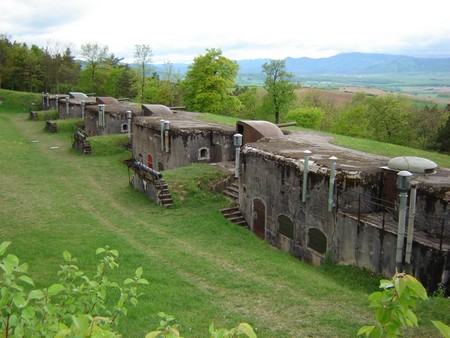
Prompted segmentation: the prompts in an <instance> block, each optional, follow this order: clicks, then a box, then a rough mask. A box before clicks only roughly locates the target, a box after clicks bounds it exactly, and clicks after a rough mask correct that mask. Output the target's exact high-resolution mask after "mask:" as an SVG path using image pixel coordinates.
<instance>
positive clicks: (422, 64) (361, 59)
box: [154, 53, 450, 75]
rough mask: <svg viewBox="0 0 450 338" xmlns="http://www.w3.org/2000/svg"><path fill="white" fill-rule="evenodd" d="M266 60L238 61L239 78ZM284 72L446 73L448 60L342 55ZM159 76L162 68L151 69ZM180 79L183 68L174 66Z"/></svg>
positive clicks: (303, 61)
mask: <svg viewBox="0 0 450 338" xmlns="http://www.w3.org/2000/svg"><path fill="white" fill-rule="evenodd" d="M266 62H270V59H253V60H239V61H237V63H238V65H239V73H240V74H249V73H253V74H255V73H262V65H263V64H264V63H266ZM285 62H286V69H287V71H288V72H290V73H293V74H294V75H363V74H372V75H373V74H400V75H408V74H420V73H450V58H417V57H411V56H403V55H388V54H370V53H342V54H337V55H334V56H331V57H327V58H318V59H313V58H307V57H301V58H291V57H288V58H286V59H285ZM154 66H155V67H156V69H157V71H158V72H159V73H162V71H163V66H162V65H154ZM173 66H174V69H175V70H176V71H179V72H180V74H181V75H184V74H185V72H186V71H187V67H188V65H187V64H174V65H173Z"/></svg>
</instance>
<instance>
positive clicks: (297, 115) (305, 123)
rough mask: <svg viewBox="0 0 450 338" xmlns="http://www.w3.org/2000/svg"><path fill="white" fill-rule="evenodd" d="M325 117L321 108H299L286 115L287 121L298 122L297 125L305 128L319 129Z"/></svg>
mask: <svg viewBox="0 0 450 338" xmlns="http://www.w3.org/2000/svg"><path fill="white" fill-rule="evenodd" d="M323 115H324V112H323V110H322V109H321V108H317V107H306V108H297V109H294V110H291V111H290V112H289V113H288V114H287V115H286V120H287V121H294V122H297V125H298V126H300V127H303V128H309V129H319V127H320V122H321V121H322V118H323Z"/></svg>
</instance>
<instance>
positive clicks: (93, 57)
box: [80, 43, 108, 93]
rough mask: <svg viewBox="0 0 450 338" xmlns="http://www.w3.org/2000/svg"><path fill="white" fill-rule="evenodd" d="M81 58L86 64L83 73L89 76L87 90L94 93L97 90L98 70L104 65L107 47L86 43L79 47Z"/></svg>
mask: <svg viewBox="0 0 450 338" xmlns="http://www.w3.org/2000/svg"><path fill="white" fill-rule="evenodd" d="M80 54H81V58H82V59H83V60H84V61H86V62H87V65H86V69H85V70H84V72H85V73H87V74H89V77H88V78H89V90H90V92H91V93H95V92H96V91H97V89H98V88H99V83H98V82H99V80H100V79H99V78H98V74H97V71H98V68H99V67H101V66H102V65H105V64H106V60H107V57H108V46H102V45H99V44H98V43H86V44H83V45H81V52H80Z"/></svg>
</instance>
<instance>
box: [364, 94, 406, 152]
mask: <svg viewBox="0 0 450 338" xmlns="http://www.w3.org/2000/svg"><path fill="white" fill-rule="evenodd" d="M368 103H369V107H368V112H367V118H368V127H367V128H368V132H369V133H370V135H369V137H370V138H372V139H373V140H376V141H380V142H387V143H394V144H400V145H407V144H408V143H409V142H410V141H411V136H412V128H411V121H412V114H411V109H412V105H411V102H410V101H409V100H408V99H406V98H405V97H402V96H399V95H398V96H395V95H386V96H376V97H372V98H370V99H369V100H368Z"/></svg>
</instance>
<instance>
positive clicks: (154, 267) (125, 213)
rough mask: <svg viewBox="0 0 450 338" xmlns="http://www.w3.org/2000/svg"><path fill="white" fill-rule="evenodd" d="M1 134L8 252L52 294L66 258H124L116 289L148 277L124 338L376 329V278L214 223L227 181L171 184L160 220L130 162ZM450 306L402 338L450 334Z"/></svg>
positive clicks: (28, 130)
mask: <svg viewBox="0 0 450 338" xmlns="http://www.w3.org/2000/svg"><path fill="white" fill-rule="evenodd" d="M0 125H1V128H0V182H1V185H0V196H1V197H0V198H1V206H2V207H1V211H0V229H1V231H0V242H3V241H12V245H11V247H10V250H9V251H10V252H13V253H14V254H16V255H17V256H18V257H19V258H20V259H21V262H27V263H28V264H29V266H30V274H31V276H32V277H33V279H34V280H35V282H36V284H37V286H38V287H45V286H48V285H50V284H52V283H54V282H56V280H57V276H56V272H57V270H58V269H59V264H61V263H62V252H63V251H64V250H68V251H70V252H71V253H72V254H73V255H74V256H75V257H77V258H78V261H79V265H80V267H81V268H82V269H83V270H84V271H86V272H93V270H94V268H95V264H96V258H95V257H94V256H95V254H94V253H95V250H96V249H97V248H98V247H104V246H106V245H109V246H110V247H112V248H114V249H117V250H118V251H119V253H120V257H119V261H118V262H119V264H120V269H118V270H115V271H113V274H112V275H111V279H112V280H123V279H125V278H126V277H128V276H130V275H131V274H132V273H133V272H134V270H135V269H136V268H137V267H139V266H142V267H143V270H144V275H143V277H144V278H146V279H147V280H148V281H149V282H150V284H149V285H147V286H144V287H143V288H142V290H141V291H142V292H143V296H142V297H141V298H140V301H139V303H138V305H137V306H136V307H131V306H130V307H129V309H128V310H129V312H128V316H127V317H124V318H122V320H121V322H120V325H119V327H118V329H119V331H120V332H121V333H122V334H123V336H124V337H144V336H145V334H146V333H147V332H149V331H151V330H153V329H155V328H156V327H157V326H158V325H159V319H158V317H157V313H158V312H159V311H164V312H165V313H169V314H172V315H174V316H175V317H176V320H177V323H178V324H179V327H178V329H179V330H180V332H181V334H182V335H183V336H184V337H207V336H208V327H209V325H210V324H211V323H213V322H214V324H215V326H216V327H227V328H231V327H234V326H236V325H237V324H238V323H239V322H248V323H249V324H250V325H252V327H253V328H254V330H255V332H256V333H257V335H258V337H354V336H355V335H356V332H357V331H358V329H359V328H360V327H361V326H363V325H366V324H371V323H374V321H373V312H372V309H370V308H369V307H368V300H367V298H368V295H369V294H370V293H372V292H374V291H377V290H378V284H379V279H380V276H377V275H374V274H372V273H370V272H368V271H363V270H359V269H356V268H352V267H344V266H335V265H332V264H327V265H325V266H322V267H313V266H311V265H308V264H304V263H303V262H301V261H299V260H297V259H295V258H293V257H291V256H289V255H288V254H286V253H283V252H281V251H279V250H277V249H275V248H273V247H271V246H270V245H268V244H267V243H265V242H263V241H261V240H259V239H258V238H257V237H256V236H254V235H253V234H252V233H251V232H250V231H248V230H246V229H244V228H240V227H238V226H236V225H234V224H232V223H229V222H228V221H226V220H225V219H224V218H223V217H222V215H221V214H220V212H219V209H220V208H221V207H224V206H227V203H228V202H227V201H226V200H225V199H224V198H223V197H222V196H221V195H214V194H212V193H210V189H209V188H210V186H211V184H212V182H214V181H215V180H218V179H219V178H220V177H221V176H222V175H223V174H222V173H221V172H220V171H218V170H217V169H215V168H213V167H210V166H207V165H202V166H198V165H196V166H190V167H186V168H180V169H177V170H171V171H167V172H164V173H163V174H164V178H165V180H166V181H167V182H168V183H169V187H170V189H171V192H172V195H173V196H174V198H175V206H174V207H173V208H169V209H164V208H162V207H159V206H155V205H153V204H152V203H151V202H150V201H149V200H147V199H146V198H145V197H144V195H142V194H140V193H138V192H137V191H134V190H133V189H131V187H130V186H129V184H128V183H129V181H128V180H129V173H128V171H127V168H126V166H124V165H123V160H125V159H127V158H129V157H130V153H128V152H127V151H125V150H123V149H120V148H109V149H108V148H107V147H106V148H103V149H106V150H102V151H98V150H96V148H95V146H94V148H93V154H92V155H91V156H83V155H81V154H78V153H75V152H74V151H73V150H72V149H71V136H70V134H69V133H66V132H58V133H56V134H50V133H48V132H46V131H44V122H43V121H30V120H28V116H27V114H25V113H11V112H6V111H4V110H3V111H2V109H1V107H0ZM98 139H99V140H102V138H100V137H99V138H98ZM103 140H106V141H104V142H105V143H107V140H108V139H107V138H104V139H103ZM97 149H98V148H97ZM448 304H449V303H448V300H447V299H443V298H431V299H430V300H429V301H427V302H423V303H421V304H420V306H419V309H418V311H417V314H418V317H419V324H420V327H419V328H417V329H414V330H410V331H408V333H407V336H408V337H423V336H429V337H437V336H438V335H437V331H436V330H435V328H434V327H433V326H432V324H431V322H430V319H437V320H441V321H443V322H444V323H449V322H450V315H449V313H448V311H447V310H448Z"/></svg>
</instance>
